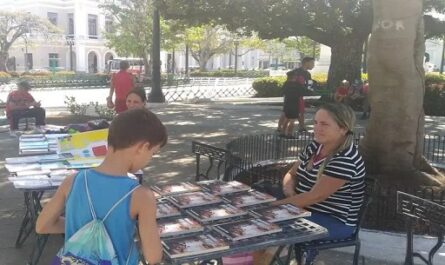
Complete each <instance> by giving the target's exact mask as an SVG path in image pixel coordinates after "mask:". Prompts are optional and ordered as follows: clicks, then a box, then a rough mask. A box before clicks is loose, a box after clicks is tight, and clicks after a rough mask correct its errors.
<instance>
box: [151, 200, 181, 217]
mask: <svg viewBox="0 0 445 265" xmlns="http://www.w3.org/2000/svg"><path fill="white" fill-rule="evenodd" d="M178 215H181V212H180V211H179V209H178V208H176V206H174V205H172V204H171V203H169V202H158V203H157V204H156V218H165V217H172V216H178Z"/></svg>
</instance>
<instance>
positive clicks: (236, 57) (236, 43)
mask: <svg viewBox="0 0 445 265" xmlns="http://www.w3.org/2000/svg"><path fill="white" fill-rule="evenodd" d="M233 43H234V44H235V74H236V73H237V71H238V45H239V40H237V39H236V40H234V41H233Z"/></svg>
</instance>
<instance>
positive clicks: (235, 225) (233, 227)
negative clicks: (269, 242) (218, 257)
mask: <svg viewBox="0 0 445 265" xmlns="http://www.w3.org/2000/svg"><path fill="white" fill-rule="evenodd" d="M214 229H215V230H216V231H218V232H220V233H221V234H222V235H224V236H226V237H227V238H229V239H230V240H232V241H237V240H241V239H246V238H252V237H258V236H263V235H269V234H273V233H278V232H281V231H282V229H281V228H280V227H279V226H278V225H276V224H274V223H269V222H266V221H263V220H260V219H248V220H242V221H237V222H232V223H226V224H220V225H216V226H214Z"/></svg>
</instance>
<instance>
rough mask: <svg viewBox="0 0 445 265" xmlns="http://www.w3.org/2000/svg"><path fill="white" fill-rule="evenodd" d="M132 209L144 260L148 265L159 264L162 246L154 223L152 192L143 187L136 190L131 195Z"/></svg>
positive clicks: (154, 201)
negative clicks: (135, 217) (135, 218)
mask: <svg viewBox="0 0 445 265" xmlns="http://www.w3.org/2000/svg"><path fill="white" fill-rule="evenodd" d="M133 206H134V207H133ZM132 208H133V209H134V210H135V214H136V216H138V224H139V233H140V237H141V248H142V253H143V254H144V258H145V260H146V261H147V262H148V263H149V264H156V263H159V262H161V260H162V244H161V239H160V237H159V231H158V226H157V223H156V199H155V197H154V194H153V192H152V191H150V190H148V189H146V188H144V187H141V188H139V189H137V190H136V191H135V192H134V193H133V198H132Z"/></svg>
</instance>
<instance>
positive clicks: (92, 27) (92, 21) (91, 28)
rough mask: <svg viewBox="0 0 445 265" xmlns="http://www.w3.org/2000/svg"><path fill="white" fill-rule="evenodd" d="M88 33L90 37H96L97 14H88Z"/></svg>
mask: <svg viewBox="0 0 445 265" xmlns="http://www.w3.org/2000/svg"><path fill="white" fill-rule="evenodd" d="M88 35H89V38H90V39H97V16H96V15H88Z"/></svg>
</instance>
